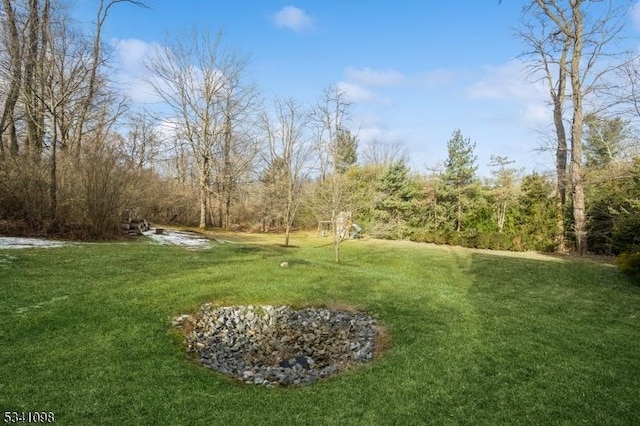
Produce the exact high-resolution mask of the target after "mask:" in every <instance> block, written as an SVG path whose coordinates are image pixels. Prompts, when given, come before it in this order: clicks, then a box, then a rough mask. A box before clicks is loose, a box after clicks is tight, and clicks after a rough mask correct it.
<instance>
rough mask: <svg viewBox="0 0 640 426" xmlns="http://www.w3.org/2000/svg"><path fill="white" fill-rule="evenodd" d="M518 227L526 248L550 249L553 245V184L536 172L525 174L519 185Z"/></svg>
mask: <svg viewBox="0 0 640 426" xmlns="http://www.w3.org/2000/svg"><path fill="white" fill-rule="evenodd" d="M520 189H521V195H520V197H519V200H518V204H519V206H520V219H519V221H518V225H519V226H518V228H519V231H520V232H519V233H520V235H522V236H523V238H524V239H525V241H524V243H525V244H524V248H525V249H528V250H545V251H549V250H552V249H553V247H554V245H555V244H554V229H555V228H554V223H555V218H556V214H555V206H556V204H555V199H554V184H553V183H552V182H551V181H549V179H547V178H545V177H544V176H541V175H539V174H537V173H533V174H531V175H527V176H525V177H524V178H523V179H522V184H521V185H520Z"/></svg>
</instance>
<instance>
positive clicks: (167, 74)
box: [145, 30, 246, 228]
mask: <svg viewBox="0 0 640 426" xmlns="http://www.w3.org/2000/svg"><path fill="white" fill-rule="evenodd" d="M221 42H222V36H221V35H220V34H218V36H216V37H215V38H212V37H211V36H210V35H209V34H207V33H201V32H199V31H197V30H193V31H192V32H191V34H190V35H189V36H187V37H176V38H174V39H173V41H172V42H171V43H170V44H167V45H165V46H157V47H156V49H155V51H154V54H153V55H152V57H151V58H150V59H149V60H148V61H147V62H146V64H145V66H146V68H147V70H148V71H149V74H148V78H147V82H148V83H149V84H150V85H151V87H152V88H153V90H154V91H155V93H156V94H157V95H158V96H160V98H161V99H162V100H163V101H164V103H165V104H166V105H167V107H168V108H169V109H170V110H171V113H172V115H171V116H170V117H168V118H167V121H168V122H170V123H171V125H172V127H173V128H174V129H175V130H176V132H177V136H178V137H179V138H180V139H182V140H184V141H185V142H186V143H187V144H188V145H189V148H190V150H191V153H192V155H193V156H194V159H195V162H196V166H197V169H198V191H199V206H200V224H199V226H200V228H205V227H206V226H207V225H209V224H211V199H210V193H212V192H213V190H212V173H213V166H214V162H215V161H216V158H214V156H215V155H216V150H219V149H220V147H221V146H223V144H224V137H225V130H226V132H227V135H229V133H228V132H229V131H230V130H229V123H228V121H227V118H229V117H228V114H225V112H226V111H227V110H226V106H227V103H226V102H227V99H228V98H227V96H228V84H229V82H234V81H236V79H237V77H238V76H239V75H241V73H242V71H243V68H244V66H245V63H246V61H244V60H243V59H241V58H238V57H237V56H236V55H233V54H231V53H229V52H225V51H224V50H223V49H222V47H221ZM225 125H226V126H225ZM217 195H218V196H219V194H217Z"/></svg>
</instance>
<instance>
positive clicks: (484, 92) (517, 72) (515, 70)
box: [467, 60, 547, 101]
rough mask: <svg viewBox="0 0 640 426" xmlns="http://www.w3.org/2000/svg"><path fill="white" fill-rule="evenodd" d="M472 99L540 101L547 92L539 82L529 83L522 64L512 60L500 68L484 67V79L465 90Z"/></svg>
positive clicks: (544, 97)
mask: <svg viewBox="0 0 640 426" xmlns="http://www.w3.org/2000/svg"><path fill="white" fill-rule="evenodd" d="M467 94H468V95H469V97H471V98H472V99H498V100H511V101H514V100H531V99H535V100H540V99H546V96H547V95H546V94H547V90H546V89H545V87H544V85H543V84H542V83H541V82H531V81H530V79H529V78H528V77H527V70H526V68H525V65H524V63H522V62H521V61H518V60H512V61H509V62H507V63H506V64H504V65H501V66H497V67H494V66H487V67H485V77H484V78H483V79H482V80H480V81H478V82H476V83H474V84H472V85H471V86H470V87H468V88H467Z"/></svg>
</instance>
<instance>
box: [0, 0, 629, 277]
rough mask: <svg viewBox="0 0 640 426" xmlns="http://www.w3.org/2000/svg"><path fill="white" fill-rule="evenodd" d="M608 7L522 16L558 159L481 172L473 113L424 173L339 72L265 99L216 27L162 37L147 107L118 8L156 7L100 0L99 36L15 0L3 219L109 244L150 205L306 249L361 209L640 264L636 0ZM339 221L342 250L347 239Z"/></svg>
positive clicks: (5, 28) (447, 239) (531, 246)
mask: <svg viewBox="0 0 640 426" xmlns="http://www.w3.org/2000/svg"><path fill="white" fill-rule="evenodd" d="M600 3H602V2H595V1H587V0H579V1H571V2H565V1H561V0H553V1H551V0H547V1H543V0H532V1H527V2H524V4H525V5H524V6H523V12H522V17H521V22H519V23H514V26H516V27H517V29H518V30H517V32H518V33H517V36H518V37H520V39H521V40H522V46H523V48H522V53H523V56H524V57H525V58H526V59H527V61H528V62H527V63H528V65H529V67H530V71H531V78H535V79H540V80H542V81H544V82H545V84H546V86H547V87H548V90H549V104H548V105H549V108H550V109H551V110H553V123H549V124H550V126H552V128H553V137H552V138H551V139H552V140H551V141H550V142H549V143H548V145H549V146H548V147H547V148H548V149H550V150H552V151H553V153H554V157H555V163H554V164H549V165H548V172H544V173H542V172H535V173H534V172H525V171H524V168H522V165H518V164H515V163H514V162H513V161H512V160H510V159H509V158H508V156H500V155H494V156H492V158H491V163H490V164H489V165H488V167H489V170H490V173H489V174H488V175H486V176H481V175H479V173H478V170H479V164H478V160H477V155H476V153H475V149H476V142H475V141H474V140H473V135H467V134H465V132H464V123H461V125H460V128H459V129H451V137H450V139H449V140H443V141H441V143H442V144H446V146H447V149H448V157H447V159H446V160H445V161H444V162H443V163H440V164H434V165H433V167H429V168H428V170H423V171H416V170H411V168H410V167H409V165H408V164H409V161H408V160H409V158H410V153H409V152H407V151H406V150H405V149H404V147H403V146H402V145H401V144H395V145H389V144H385V143H382V142H376V141H374V142H372V143H368V144H366V145H364V144H361V143H360V141H359V135H358V130H357V129H358V123H355V122H354V120H353V116H352V103H351V101H350V99H349V97H348V95H347V93H345V92H344V91H342V90H341V89H340V88H339V87H338V86H335V85H334V86H329V87H326V88H318V96H317V100H316V102H315V103H312V104H309V105H305V104H302V103H300V101H298V100H296V99H291V98H275V99H264V97H263V95H262V94H261V93H260V92H259V90H258V88H257V86H256V85H255V84H254V83H253V81H254V80H258V81H259V77H260V76H259V75H257V76H256V75H249V73H248V64H249V61H250V58H247V57H245V56H243V55H240V54H239V53H237V52H236V51H234V50H233V49H232V48H229V47H228V42H227V40H226V39H225V36H224V35H222V34H219V33H213V34H212V33H211V32H209V31H204V30H198V29H194V30H192V31H191V32H189V33H187V34H185V35H184V36H182V37H176V38H174V39H172V40H171V41H170V42H167V43H166V44H163V45H157V46H156V47H155V51H154V52H153V55H152V56H151V57H150V59H149V60H148V61H147V62H146V63H145V64H144V67H145V70H146V75H147V79H148V81H147V83H148V84H149V85H150V87H152V88H153V90H154V92H155V95H156V96H158V97H159V98H160V99H162V106H161V107H156V108H154V109H144V108H142V107H140V106H139V105H134V104H132V103H131V102H130V101H129V100H128V99H127V96H126V93H123V92H122V90H121V89H120V88H119V87H118V86H117V85H116V84H114V82H113V81H112V77H111V68H110V52H109V46H108V45H107V43H105V40H103V29H104V26H105V25H106V24H107V23H108V19H109V12H110V11H111V10H112V9H113V8H121V7H140V8H146V7H149V5H148V4H146V3H145V2H142V1H133V0H129V1H126V0H101V1H99V2H96V15H95V21H94V22H93V24H92V25H93V28H92V29H91V30H87V31H84V30H82V28H84V27H83V26H81V25H79V24H78V23H77V22H76V21H74V19H72V15H71V12H70V10H69V9H68V7H67V6H65V3H63V2H62V1H60V0H3V3H2V6H1V7H0V25H1V26H2V33H1V37H2V39H1V43H2V49H1V50H0V87H2V90H1V91H0V108H1V118H0V137H1V139H0V232H1V233H5V234H22V235H52V236H59V237H66V238H75V239H110V238H115V237H117V236H118V235H120V234H121V229H120V218H121V213H122V211H123V210H125V209H128V208H132V209H135V211H136V212H137V214H138V215H140V216H141V217H144V218H146V219H148V220H149V221H150V222H152V223H157V224H169V223H172V224H180V225H184V226H193V227H199V228H223V229H233V230H249V231H254V232H267V231H281V232H283V238H284V239H285V244H287V245H288V244H289V235H290V232H291V231H292V230H294V229H311V230H315V229H316V228H319V227H320V225H319V224H321V223H323V222H324V223H329V224H330V225H331V226H330V227H331V228H332V229H337V221H338V220H339V218H340V216H341V215H342V214H343V213H344V212H349V213H350V214H351V218H352V220H353V222H354V223H357V224H358V225H359V226H360V227H361V228H362V230H363V232H364V233H365V234H366V235H369V236H372V237H376V238H386V239H409V240H413V241H418V242H432V243H437V244H451V245H462V246H467V247H476V248H486V249H496V250H517V251H523V250H540V251H558V252H567V251H568V252H576V253H578V254H587V253H592V254H599V255H621V254H622V256H621V259H623V261H621V262H620V263H625V265H623V266H625V267H627V268H631V269H634V268H636V269H635V270H636V271H638V270H640V254H638V253H639V252H640V150H639V145H638V137H639V133H638V132H639V130H638V121H639V119H640V59H639V58H638V57H637V56H634V54H633V52H631V53H629V52H621V50H620V47H619V45H618V44H617V43H616V42H617V40H618V36H619V34H620V31H621V28H622V26H623V25H624V22H625V19H626V14H627V13H629V9H628V5H621V6H616V5H613V3H611V2H604V3H609V6H610V7H608V8H607V7H604V8H603V7H602V5H601V4H600ZM619 3H624V2H619ZM594 12H597V13H594ZM333 234H334V244H335V246H336V258H337V250H338V248H339V242H340V239H341V238H345V237H346V235H339V234H340V233H338V232H334V233H333ZM634 262H635V263H634ZM629 265H631V266H629ZM633 265H635V266H633Z"/></svg>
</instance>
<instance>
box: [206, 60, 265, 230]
mask: <svg viewBox="0 0 640 426" xmlns="http://www.w3.org/2000/svg"><path fill="white" fill-rule="evenodd" d="M237 59H238V60H237V62H236V65H235V68H236V72H234V73H232V74H228V75H227V76H226V79H225V84H224V87H223V96H222V115H223V118H222V126H223V129H222V138H221V139H220V143H219V146H218V147H217V155H216V156H214V166H213V167H214V171H215V176H214V179H215V188H216V191H215V192H216V195H217V198H218V226H220V227H222V228H228V227H229V226H230V224H231V223H230V217H231V203H232V200H233V195H234V193H235V192H236V189H237V187H238V184H239V181H240V179H241V178H242V177H243V176H246V174H247V172H248V171H249V170H250V169H251V166H252V165H253V162H254V159H255V157H256V155H257V147H256V143H255V138H254V137H253V136H252V135H251V132H250V131H249V130H248V128H249V127H250V126H251V125H252V124H253V123H254V119H253V115H254V114H255V111H256V105H257V90H256V88H255V87H254V86H253V85H250V84H245V82H244V75H243V74H244V72H245V70H246V67H247V60H246V59H244V58H237Z"/></svg>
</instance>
